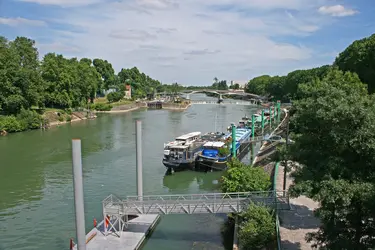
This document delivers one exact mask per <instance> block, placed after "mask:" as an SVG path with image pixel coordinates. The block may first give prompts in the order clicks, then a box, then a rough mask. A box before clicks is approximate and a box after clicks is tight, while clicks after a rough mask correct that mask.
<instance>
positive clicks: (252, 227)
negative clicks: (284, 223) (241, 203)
mask: <svg viewBox="0 0 375 250" xmlns="http://www.w3.org/2000/svg"><path fill="white" fill-rule="evenodd" d="M239 218H240V223H239V224H240V226H239V232H238V237H239V242H240V246H241V249H244V250H252V249H259V250H261V249H265V247H266V246H268V245H269V244H270V243H272V242H273V240H274V238H275V235H276V233H275V216H274V213H273V211H271V210H270V209H269V208H267V207H264V206H257V205H254V204H250V205H249V207H248V208H247V209H246V210H245V211H244V212H242V213H241V214H239Z"/></svg>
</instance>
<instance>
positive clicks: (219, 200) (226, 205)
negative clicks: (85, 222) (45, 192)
mask: <svg viewBox="0 0 375 250" xmlns="http://www.w3.org/2000/svg"><path fill="white" fill-rule="evenodd" d="M275 194H276V196H277V200H278V202H280V203H282V204H285V205H283V206H280V205H279V206H278V209H289V204H288V197H285V198H284V197H282V194H283V192H282V191H279V192H276V193H273V192H272V191H261V192H243V193H212V194H210V193H205V194H187V195H148V196H142V197H140V198H138V197H137V196H128V197H127V198H126V199H125V200H121V199H119V198H117V197H116V196H114V195H109V196H108V197H107V198H106V199H104V200H103V202H102V203H103V213H104V214H106V215H114V216H117V217H118V215H119V214H202V213H240V212H241V211H243V210H244V209H246V207H248V205H249V204H250V203H251V202H254V203H263V204H264V205H267V206H273V205H275V201H276V197H275Z"/></svg>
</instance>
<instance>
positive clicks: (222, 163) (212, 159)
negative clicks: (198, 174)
mask: <svg viewBox="0 0 375 250" xmlns="http://www.w3.org/2000/svg"><path fill="white" fill-rule="evenodd" d="M250 136H251V129H247V128H239V129H237V130H236V137H235V140H236V156H237V158H238V159H240V160H241V159H242V158H243V157H244V156H245V155H246V153H247V152H248V149H249V145H250ZM231 139H232V134H231V133H228V134H226V135H225V136H223V138H222V140H220V141H209V142H206V143H205V144H204V145H203V150H202V153H201V154H199V155H198V158H197V164H196V169H199V170H204V171H208V170H225V169H226V168H227V167H228V166H227V163H228V160H230V159H231V158H232V143H231Z"/></svg>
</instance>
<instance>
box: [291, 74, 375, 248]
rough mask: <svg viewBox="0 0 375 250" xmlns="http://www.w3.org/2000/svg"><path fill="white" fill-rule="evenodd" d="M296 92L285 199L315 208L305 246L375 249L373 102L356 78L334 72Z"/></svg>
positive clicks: (374, 118)
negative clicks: (307, 201) (305, 200)
mask: <svg viewBox="0 0 375 250" xmlns="http://www.w3.org/2000/svg"><path fill="white" fill-rule="evenodd" d="M300 91H301V94H302V96H303V98H302V99H300V100H298V101H296V102H295V104H294V108H295V114H294V116H293V119H292V122H293V124H294V127H295V132H296V133H297V134H298V136H297V138H296V143H295V144H294V145H292V146H291V147H290V152H289V153H290V159H291V160H293V161H295V162H298V163H299V165H297V166H296V167H295V172H294V173H293V176H294V177H295V184H294V186H292V189H291V194H292V195H294V196H298V195H301V194H305V195H307V196H308V197H311V198H313V199H314V200H316V201H319V202H320V203H321V207H320V208H319V209H318V210H317V213H316V215H317V216H318V217H319V218H320V219H321V221H322V222H323V225H322V227H321V228H320V230H319V231H318V232H317V233H312V234H310V235H309V236H308V237H309V240H311V241H313V242H315V244H316V245H317V246H318V247H321V248H324V249H368V248H370V247H371V246H374V245H375V238H374V237H375V223H374V217H375V188H374V183H375V173H374V167H373V166H375V141H374V138H375V131H374V129H373V124H375V100H374V98H372V97H371V96H369V95H367V89H366V86H365V85H364V84H362V83H361V81H360V79H359V78H358V76H357V75H356V74H353V73H350V72H347V73H343V72H342V71H339V70H337V69H333V70H332V71H330V72H329V73H328V75H327V76H326V77H325V78H323V79H322V80H316V81H314V82H311V83H309V84H302V85H301V86H300Z"/></svg>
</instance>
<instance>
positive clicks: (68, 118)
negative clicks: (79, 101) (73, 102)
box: [43, 111, 97, 127]
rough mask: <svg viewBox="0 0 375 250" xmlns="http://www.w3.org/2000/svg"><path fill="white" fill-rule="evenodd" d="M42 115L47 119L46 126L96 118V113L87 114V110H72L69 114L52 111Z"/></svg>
mask: <svg viewBox="0 0 375 250" xmlns="http://www.w3.org/2000/svg"><path fill="white" fill-rule="evenodd" d="M43 117H44V119H45V120H46V121H47V124H48V127H53V126H59V125H63V124H67V123H74V122H79V121H84V120H91V119H95V118H97V116H96V115H93V114H87V112H72V114H71V115H68V114H61V113H59V112H53V111H50V112H46V113H45V114H44V115H43Z"/></svg>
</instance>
